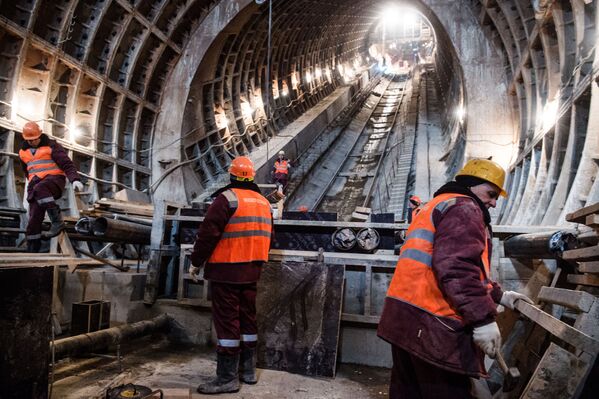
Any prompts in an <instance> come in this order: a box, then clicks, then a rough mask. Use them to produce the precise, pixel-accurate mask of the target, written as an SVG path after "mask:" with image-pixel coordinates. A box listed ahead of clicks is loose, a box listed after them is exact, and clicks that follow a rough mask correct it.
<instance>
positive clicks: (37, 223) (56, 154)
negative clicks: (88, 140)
mask: <svg viewBox="0 0 599 399" xmlns="http://www.w3.org/2000/svg"><path fill="white" fill-rule="evenodd" d="M19 158H20V159H21V166H22V168H23V172H24V173H25V177H26V178H27V180H28V184H27V202H28V203H29V222H28V223H27V231H26V236H27V237H26V238H27V251H28V252H39V250H40V247H41V241H40V240H41V239H47V238H50V237H54V236H56V235H58V234H59V233H60V232H61V231H62V230H63V229H64V222H63V218H62V213H61V210H60V206H58V204H57V203H56V200H57V199H59V198H60V197H62V194H63V191H64V188H65V184H66V178H68V179H69V181H71V183H72V184H73V188H74V189H75V190H77V191H81V190H83V184H82V183H81V179H80V177H79V173H77V168H76V167H75V165H74V164H73V161H71V159H70V158H69V156H68V155H67V153H66V151H65V149H64V148H63V147H62V146H61V145H60V144H58V143H57V142H56V141H54V140H52V139H50V138H49V137H48V136H46V135H45V134H43V132H42V129H41V128H40V126H39V125H38V124H37V123H35V122H27V123H26V124H25V125H24V126H23V145H22V146H21V150H20V151H19ZM46 212H47V213H48V217H49V218H50V221H51V222H52V224H51V225H50V231H49V232H46V233H44V234H42V222H43V221H44V216H45V214H46Z"/></svg>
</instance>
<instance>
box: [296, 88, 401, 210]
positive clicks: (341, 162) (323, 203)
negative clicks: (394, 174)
mask: <svg viewBox="0 0 599 399" xmlns="http://www.w3.org/2000/svg"><path fill="white" fill-rule="evenodd" d="M405 85H406V82H394V81H392V80H389V79H383V80H382V81H381V82H380V83H379V85H378V86H377V87H376V88H375V89H374V90H373V92H372V94H371V95H370V96H369V98H368V99H367V100H366V101H365V103H364V106H363V107H362V109H361V110H360V111H359V112H358V113H357V114H356V116H355V117H354V119H353V120H352V122H350V124H349V125H348V126H347V127H346V129H345V131H343V132H342V133H341V134H340V135H339V139H337V140H336V141H335V142H334V143H332V144H331V146H330V147H329V148H328V150H327V151H326V152H325V153H324V154H323V155H322V157H321V158H320V159H319V161H318V163H317V164H316V165H315V167H314V168H313V171H312V173H310V175H309V176H307V177H306V178H305V179H304V180H303V182H302V184H301V185H300V187H298V189H297V190H296V191H295V193H294V195H293V197H292V198H290V200H289V201H288V208H289V209H296V208H298V207H300V206H306V207H307V208H308V209H309V210H311V211H320V212H337V213H338V215H339V218H340V219H342V220H349V219H350V217H351V215H352V213H353V212H354V211H355V210H356V207H368V206H369V204H370V201H371V199H372V195H373V187H374V186H375V185H374V182H375V181H376V179H377V177H378V176H379V172H380V169H381V161H382V159H383V157H384V154H385V150H386V148H387V144H388V141H389V137H390V134H391V132H392V129H393V126H394V124H395V120H396V117H397V114H398V111H399V108H400V105H401V103H402V100H403V95H404V94H403V90H404V87H405Z"/></svg>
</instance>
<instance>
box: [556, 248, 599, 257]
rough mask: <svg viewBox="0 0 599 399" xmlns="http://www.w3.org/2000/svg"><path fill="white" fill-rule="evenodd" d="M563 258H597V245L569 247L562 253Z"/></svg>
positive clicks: (598, 255)
mask: <svg viewBox="0 0 599 399" xmlns="http://www.w3.org/2000/svg"><path fill="white" fill-rule="evenodd" d="M562 258H563V259H564V260H574V261H576V260H599V245H597V246H594V247H586V248H578V249H571V250H569V251H564V253H563V254H562Z"/></svg>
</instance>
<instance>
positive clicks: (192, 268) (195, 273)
mask: <svg viewBox="0 0 599 399" xmlns="http://www.w3.org/2000/svg"><path fill="white" fill-rule="evenodd" d="M189 275H190V276H191V279H192V280H193V281H195V282H196V283H197V282H198V276H199V275H200V268H199V267H195V266H194V265H191V266H189Z"/></svg>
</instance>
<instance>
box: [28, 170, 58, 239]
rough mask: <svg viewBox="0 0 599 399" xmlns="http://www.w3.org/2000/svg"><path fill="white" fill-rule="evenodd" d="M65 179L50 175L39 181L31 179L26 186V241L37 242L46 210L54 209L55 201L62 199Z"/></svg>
mask: <svg viewBox="0 0 599 399" xmlns="http://www.w3.org/2000/svg"><path fill="white" fill-rule="evenodd" d="M65 183H66V179H65V177H64V176H60V175H50V176H46V177H45V178H43V179H41V180H39V179H37V178H36V177H34V178H33V179H31V181H30V182H29V185H28V186H27V202H29V222H28V223H27V233H26V234H27V240H28V241H30V240H39V239H40V238H41V233H42V223H43V221H44V216H45V215H46V210H47V209H51V208H55V207H56V206H57V205H56V202H55V201H56V200H57V199H59V198H60V197H62V192H63V191H64V186H65Z"/></svg>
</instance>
